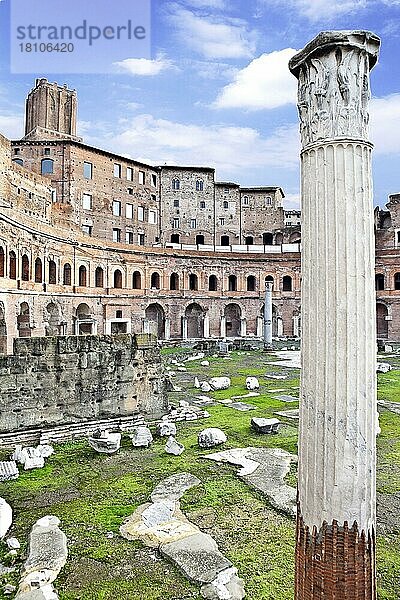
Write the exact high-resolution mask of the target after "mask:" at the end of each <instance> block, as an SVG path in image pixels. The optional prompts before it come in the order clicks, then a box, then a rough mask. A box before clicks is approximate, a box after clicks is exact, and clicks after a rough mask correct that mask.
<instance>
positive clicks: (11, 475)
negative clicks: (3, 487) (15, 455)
mask: <svg viewBox="0 0 400 600" xmlns="http://www.w3.org/2000/svg"><path fill="white" fill-rule="evenodd" d="M18 477H19V471H18V467H17V463H16V461H15V460H6V461H0V482H1V481H12V480H13V479H18Z"/></svg>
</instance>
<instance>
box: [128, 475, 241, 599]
mask: <svg viewBox="0 0 400 600" xmlns="http://www.w3.org/2000/svg"><path fill="white" fill-rule="evenodd" d="M200 483H201V482H200V480H199V479H197V477H194V476H193V475H190V473H179V474H177V475H172V476H171V477H169V478H168V479H166V480H164V481H162V482H161V483H160V484H159V485H158V486H157V487H156V488H155V489H154V491H153V493H152V495H151V501H152V504H150V503H148V504H145V505H143V506H141V507H139V508H138V509H137V510H136V511H135V512H134V513H133V515H131V517H129V518H128V519H126V520H125V522H124V523H123V525H122V526H121V527H120V532H121V535H122V536H123V537H124V538H126V539H128V540H137V539H139V540H141V541H142V542H143V543H144V544H146V545H147V546H150V547H153V548H158V549H159V551H160V552H161V554H162V556H164V557H166V558H168V559H169V560H171V561H172V562H173V563H174V564H175V565H176V566H177V567H178V569H179V570H180V571H181V572H182V573H183V574H184V575H185V577H187V578H188V579H189V580H190V581H192V582H193V583H196V584H198V585H200V586H201V588H200V593H201V595H202V597H203V598H205V599H208V600H242V598H244V596H245V591H244V586H243V581H242V580H241V579H239V577H238V575H237V569H235V567H233V565H232V563H231V562H230V561H229V560H228V559H227V558H226V557H224V556H223V555H222V554H221V552H220V550H219V549H218V546H217V543H216V542H215V540H214V539H213V538H212V537H211V536H210V535H208V534H205V533H203V532H202V531H200V529H199V528H198V527H197V526H196V525H194V524H193V523H191V522H190V521H189V520H188V519H187V517H186V516H185V515H184V514H183V513H182V511H181V510H180V503H179V500H180V499H181V497H182V496H183V494H184V493H185V491H187V490H189V489H191V488H192V487H194V486H197V485H200Z"/></svg>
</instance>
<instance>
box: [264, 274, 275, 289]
mask: <svg viewBox="0 0 400 600" xmlns="http://www.w3.org/2000/svg"><path fill="white" fill-rule="evenodd" d="M267 283H272V289H273V288H274V278H273V277H272V275H267V276H266V278H265V285H267Z"/></svg>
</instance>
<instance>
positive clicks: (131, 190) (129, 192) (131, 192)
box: [128, 188, 133, 196]
mask: <svg viewBox="0 0 400 600" xmlns="http://www.w3.org/2000/svg"><path fill="white" fill-rule="evenodd" d="M128 194H129V195H130V196H133V188H128Z"/></svg>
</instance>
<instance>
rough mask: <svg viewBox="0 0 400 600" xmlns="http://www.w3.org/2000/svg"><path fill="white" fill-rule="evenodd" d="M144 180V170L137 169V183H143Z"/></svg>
mask: <svg viewBox="0 0 400 600" xmlns="http://www.w3.org/2000/svg"><path fill="white" fill-rule="evenodd" d="M144 180H145V172H144V171H139V183H140V185H144Z"/></svg>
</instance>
